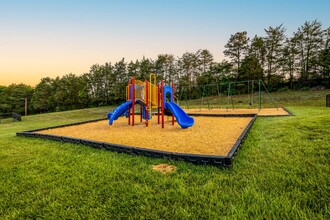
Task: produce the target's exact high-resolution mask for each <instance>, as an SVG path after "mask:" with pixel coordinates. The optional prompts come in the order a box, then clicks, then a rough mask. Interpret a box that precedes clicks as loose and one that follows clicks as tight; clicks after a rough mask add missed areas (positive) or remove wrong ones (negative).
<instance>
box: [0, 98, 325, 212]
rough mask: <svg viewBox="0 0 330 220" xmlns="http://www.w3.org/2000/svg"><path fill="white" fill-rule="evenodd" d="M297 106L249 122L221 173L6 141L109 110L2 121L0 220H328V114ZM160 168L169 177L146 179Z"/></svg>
mask: <svg viewBox="0 0 330 220" xmlns="http://www.w3.org/2000/svg"><path fill="white" fill-rule="evenodd" d="M319 102H320V103H321V102H324V103H325V101H322V100H321V101H316V102H315V103H319ZM306 103H307V104H306V105H308V106H303V105H302V104H299V105H296V106H294V105H290V106H291V107H290V106H289V109H290V110H291V111H293V112H294V113H295V115H296V116H293V117H269V118H267V117H263V118H258V119H257V121H256V122H255V124H254V125H253V127H252V130H251V131H250V133H249V135H248V137H247V139H246V140H245V142H244V144H243V147H242V150H241V151H240V152H239V155H238V156H237V158H236V160H235V161H234V165H233V167H232V168H231V169H221V168H218V167H212V166H198V165H194V164H190V163H185V162H179V161H168V160H163V159H154V158H146V157H140V156H131V155H126V154H119V153H113V152H109V151H105V150H96V149H93V148H90V147H86V146H82V145H75V144H68V143H58V142H53V141H48V140H43V139H33V138H24V137H16V136H15V132H17V131H24V130H29V129H35V128H42V127H46V126H54V125H59V124H66V123H72V122H77V121H83V120H88V119H95V118H102V117H105V114H106V112H107V111H109V110H110V108H95V109H84V110H76V111H68V112H59V113H51V114H41V115H33V116H28V117H23V121H22V122H15V123H13V122H11V121H10V120H7V121H3V122H2V123H1V124H0V219H36V218H43V219H63V218H66V219H80V218H84V219H86V218H89V219H116V218H131V219H137V218H141V219H146V218H147V219H159V218H162V219H186V218H191V219H219V218H225V219H226V218H227V219H246V218H248V219H329V217H330V211H329V201H330V199H329V197H330V195H329V194H330V193H329V192H330V188H329V183H330V169H329V156H330V155H329V153H330V108H325V107H323V106H324V105H325V104H324V105H323V106H321V104H320V106H311V104H310V103H312V101H309V100H308V101H306ZM317 105H319V104H317ZM160 163H169V164H171V165H174V166H176V167H177V171H176V172H174V173H171V174H168V175H163V174H161V173H159V172H155V171H153V170H152V169H151V168H152V165H155V164H160Z"/></svg>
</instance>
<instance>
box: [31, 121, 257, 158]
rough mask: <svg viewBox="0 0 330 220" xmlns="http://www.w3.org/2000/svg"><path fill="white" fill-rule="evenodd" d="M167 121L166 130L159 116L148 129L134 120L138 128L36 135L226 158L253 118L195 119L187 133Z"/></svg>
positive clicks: (102, 125)
mask: <svg viewBox="0 0 330 220" xmlns="http://www.w3.org/2000/svg"><path fill="white" fill-rule="evenodd" d="M165 119H166V120H167V121H166V123H165V128H164V129H162V128H161V124H157V116H154V117H153V119H152V121H151V126H149V127H146V126H145V123H144V122H140V117H139V116H135V123H136V124H135V126H129V125H128V124H127V118H125V117H121V118H119V119H118V120H117V121H115V122H114V124H113V125H111V126H109V124H108V121H107V120H102V121H98V122H91V123H86V124H81V125H73V126H67V127H61V128H53V129H48V130H42V131H38V132H37V133H41V134H52V135H58V136H68V137H74V138H83V139H88V140H94V141H101V142H108V143H113V144H120V145H125V146H132V147H140V148H148V149H153V150H161V151H168V152H176V153H185V154H203V155H216V156H226V155H227V154H228V152H229V151H230V149H231V148H232V147H233V145H234V143H235V142H236V140H237V139H238V137H239V136H240V135H241V134H242V132H243V131H244V129H245V128H246V126H247V125H248V124H249V122H250V121H251V120H252V117H194V119H195V124H194V125H193V126H192V127H190V128H188V129H182V128H181V127H180V126H179V125H178V123H177V122H175V125H172V124H171V117H167V116H166V117H165Z"/></svg>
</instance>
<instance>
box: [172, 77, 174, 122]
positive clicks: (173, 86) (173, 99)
mask: <svg viewBox="0 0 330 220" xmlns="http://www.w3.org/2000/svg"><path fill="white" fill-rule="evenodd" d="M172 101H173V102H174V83H173V82H172ZM172 125H174V114H173V113H172Z"/></svg>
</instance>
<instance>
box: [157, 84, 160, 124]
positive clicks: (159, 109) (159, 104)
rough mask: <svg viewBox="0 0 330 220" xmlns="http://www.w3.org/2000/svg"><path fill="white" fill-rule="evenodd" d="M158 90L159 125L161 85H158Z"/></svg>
mask: <svg viewBox="0 0 330 220" xmlns="http://www.w3.org/2000/svg"><path fill="white" fill-rule="evenodd" d="M157 88H158V104H157V111H158V124H159V123H160V84H159V83H158V85H157Z"/></svg>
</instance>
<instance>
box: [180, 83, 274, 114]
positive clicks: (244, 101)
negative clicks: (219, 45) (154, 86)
mask: <svg viewBox="0 0 330 220" xmlns="http://www.w3.org/2000/svg"><path fill="white" fill-rule="evenodd" d="M179 94H180V95H179V100H181V102H183V103H185V107H186V108H187V109H189V108H190V106H193V108H200V109H202V108H208V109H209V110H210V109H211V108H220V109H226V111H229V109H232V110H234V109H238V108H246V109H251V108H253V109H258V112H260V110H261V106H262V105H264V106H263V107H271V106H274V107H275V108H276V109H277V110H279V108H278V106H277V105H276V103H275V101H274V100H273V99H272V97H271V96H270V94H269V92H268V89H267V87H266V86H265V84H264V82H263V81H262V80H246V81H236V82H225V83H221V82H219V83H216V84H208V85H199V86H196V85H192V86H180V87H179ZM262 94H264V95H262Z"/></svg>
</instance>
